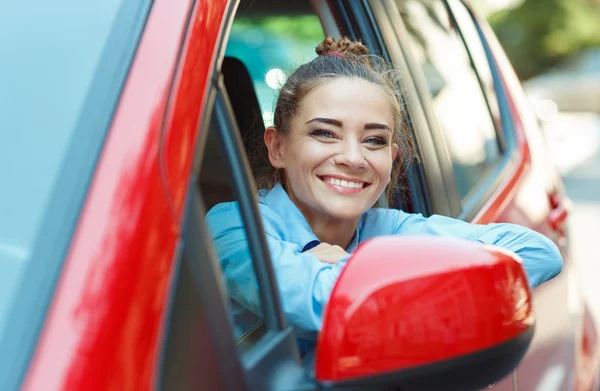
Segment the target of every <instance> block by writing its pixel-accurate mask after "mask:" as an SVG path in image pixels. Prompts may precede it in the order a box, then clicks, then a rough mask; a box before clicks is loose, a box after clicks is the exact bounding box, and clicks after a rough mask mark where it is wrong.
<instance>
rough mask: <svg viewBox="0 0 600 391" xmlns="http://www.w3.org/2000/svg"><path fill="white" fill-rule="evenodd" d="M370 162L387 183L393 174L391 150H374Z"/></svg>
mask: <svg viewBox="0 0 600 391" xmlns="http://www.w3.org/2000/svg"><path fill="white" fill-rule="evenodd" d="M369 163H370V165H371V167H373V170H375V173H376V174H377V176H378V177H379V178H380V179H381V181H382V182H383V183H385V184H386V185H387V183H388V182H389V180H390V175H391V174H392V163H393V161H392V156H391V154H390V152H389V151H373V152H372V153H371V156H370V158H369Z"/></svg>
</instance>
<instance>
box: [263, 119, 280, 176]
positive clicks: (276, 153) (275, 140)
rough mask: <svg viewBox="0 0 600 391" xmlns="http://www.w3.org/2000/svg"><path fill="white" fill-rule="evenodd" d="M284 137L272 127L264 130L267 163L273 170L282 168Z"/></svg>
mask: <svg viewBox="0 0 600 391" xmlns="http://www.w3.org/2000/svg"><path fill="white" fill-rule="evenodd" d="M283 138H284V136H283V135H282V134H281V133H279V131H278V130H277V129H276V128H275V127H274V126H269V127H268V128H267V129H266V130H265V136H264V139H265V145H266V146H267V149H268V150H269V161H270V162H271V165H272V166H273V167H275V168H284V163H283V149H284V148H283V147H284V139H283Z"/></svg>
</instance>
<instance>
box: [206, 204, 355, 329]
mask: <svg viewBox="0 0 600 391" xmlns="http://www.w3.org/2000/svg"><path fill="white" fill-rule="evenodd" d="M261 212H264V211H262V210H261ZM264 217H265V216H264V213H263V222H264V225H265V231H266V233H267V235H266V237H267V244H268V246H269V250H270V254H271V260H272V264H273V269H274V271H275V276H276V281H277V285H278V288H279V294H280V298H281V304H282V307H283V311H284V313H285V316H286V319H287V320H288V321H289V322H290V323H292V324H293V325H294V326H295V327H297V328H298V329H300V330H303V331H311V332H312V331H318V330H320V329H321V323H322V317H321V314H322V311H323V308H324V306H325V304H326V303H327V301H328V299H329V296H330V294H331V291H332V289H333V286H334V284H335V282H336V280H337V278H338V276H339V274H340V272H341V271H342V269H343V267H344V265H345V264H346V259H344V260H342V261H340V262H338V263H337V264H335V265H331V264H327V263H323V262H320V261H319V260H318V259H317V258H316V257H315V256H314V255H312V254H310V253H302V252H301V249H300V248H299V246H298V245H296V244H294V243H290V242H286V241H284V240H282V239H281V238H280V236H279V235H278V234H277V233H276V232H275V230H274V229H273V228H272V226H271V225H270V224H269V219H268V218H266V219H265V218H264ZM206 220H207V223H208V226H209V229H210V231H211V234H212V237H213V241H214V244H215V248H216V251H217V256H218V257H219V262H220V263H221V267H222V269H223V273H224V276H225V283H226V285H227V289H228V291H229V294H230V296H231V297H232V298H233V299H234V300H236V301H238V302H239V303H240V304H242V305H243V306H244V307H246V308H247V309H249V310H251V311H253V312H255V313H257V314H260V313H261V311H260V299H259V295H258V284H257V282H256V277H255V274H254V273H255V272H254V268H253V266H252V259H251V257H250V251H249V248H248V242H247V240H246V234H245V229H244V225H243V223H242V221H241V216H240V214H239V209H238V206H237V204H235V203H228V204H220V205H217V206H216V207H215V208H213V209H212V210H211V211H210V212H209V213H208V215H207V217H206Z"/></svg>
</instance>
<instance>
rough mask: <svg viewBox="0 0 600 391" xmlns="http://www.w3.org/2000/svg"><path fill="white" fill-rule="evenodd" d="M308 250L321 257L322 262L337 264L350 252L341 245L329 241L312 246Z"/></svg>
mask: <svg viewBox="0 0 600 391" xmlns="http://www.w3.org/2000/svg"><path fill="white" fill-rule="evenodd" d="M307 252H309V253H311V254H312V255H314V256H315V257H317V258H319V260H320V261H321V262H325V263H329V264H331V265H335V264H336V263H338V262H339V261H340V259H342V258H344V257H345V256H346V255H348V253H347V252H346V250H344V249H343V248H341V247H340V246H332V245H331V244H328V243H321V244H319V245H318V246H316V247H313V248H311V249H310V250H308V251H307Z"/></svg>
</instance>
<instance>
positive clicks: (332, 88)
mask: <svg viewBox="0 0 600 391" xmlns="http://www.w3.org/2000/svg"><path fill="white" fill-rule="evenodd" d="M297 117H298V119H299V120H304V121H306V120H307V119H308V120H309V119H311V118H314V117H327V118H334V119H338V120H341V121H343V122H347V121H350V122H379V123H385V124H387V125H389V126H392V124H393V119H394V108H393V106H392V104H391V102H390V97H389V96H388V95H387V94H386V93H385V91H384V90H383V88H382V87H380V86H379V85H377V84H375V83H371V82H370V81H367V80H363V79H359V78H334V79H332V80H328V81H325V82H324V83H320V84H319V85H317V86H316V87H315V88H313V89H312V90H311V91H310V92H308V93H307V94H306V95H305V96H304V98H303V99H302V100H301V102H300V107H299V110H298V112H297ZM308 117H310V118H308Z"/></svg>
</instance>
